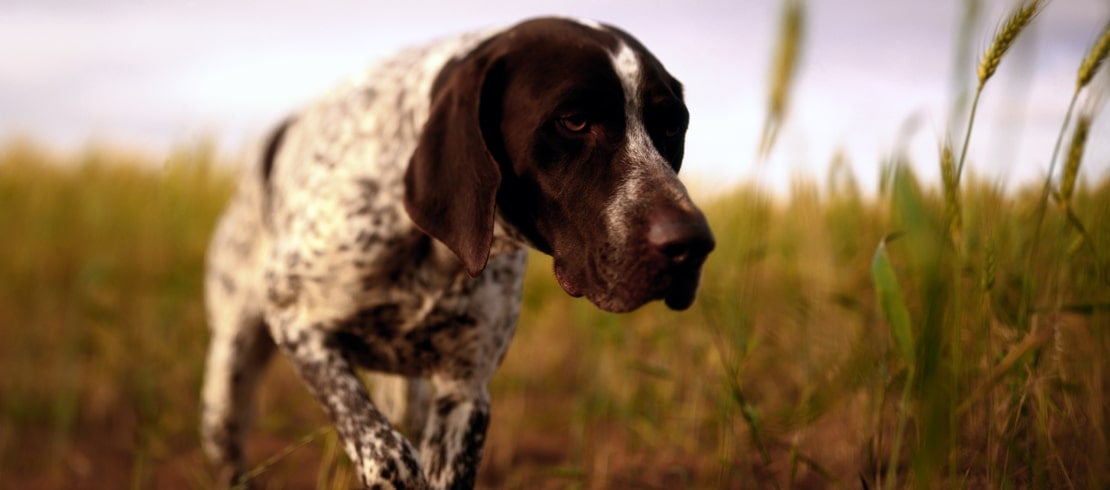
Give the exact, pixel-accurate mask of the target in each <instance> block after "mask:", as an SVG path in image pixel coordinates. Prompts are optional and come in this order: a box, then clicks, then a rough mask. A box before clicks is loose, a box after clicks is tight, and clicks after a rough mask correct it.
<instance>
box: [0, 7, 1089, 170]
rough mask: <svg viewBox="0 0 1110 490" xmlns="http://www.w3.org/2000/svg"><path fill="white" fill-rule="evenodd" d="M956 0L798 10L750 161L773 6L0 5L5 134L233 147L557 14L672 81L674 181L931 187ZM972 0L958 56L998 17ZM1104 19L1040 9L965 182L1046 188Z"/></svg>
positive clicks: (762, 101)
mask: <svg viewBox="0 0 1110 490" xmlns="http://www.w3.org/2000/svg"><path fill="white" fill-rule="evenodd" d="M964 1H965V0H936V1H928V2H925V1H917V0H822V1H814V0H811V1H809V2H807V7H808V9H807V19H806V31H805V39H804V48H803V49H804V52H803V55H802V58H801V61H800V65H799V72H798V75H797V78H796V82H795V85H794V89H793V93H792V101H791V104H790V107H789V113H788V116H787V120H786V123H785V125H784V127H783V129H782V132H781V134H780V137H779V139H778V144H777V146H776V147H775V149H774V151H773V153H772V154H771V156H770V157H769V158H768V159H766V160H765V161H759V160H757V158H756V147H757V144H758V140H759V136H760V129H761V126H762V124H763V120H764V117H765V113H766V93H767V84H768V74H769V72H770V65H771V56H772V53H773V51H774V45H775V40H776V33H777V25H778V17H779V15H780V7H781V4H780V2H777V1H758V0H713V1H708V0H704V1H703V0H693V1H684V2H663V1H658V0H616V1H598V0H562V1H558V2H556V1H523V0H515V1H510V0H481V1H474V2H446V1H432V0H408V1H405V2H388V3H387V2H380V1H354V0H334V1H315V2H310V1H292V0H275V1H267V2H261V1H254V0H243V1H234V2H227V1H220V0H159V1H154V0H148V1H144V0H86V1H83V2H72V1H62V0H0V46H3V48H0V49H2V50H3V51H5V53H4V55H3V59H4V62H3V63H0V140H4V139H8V138H14V137H29V138H31V139H33V140H36V141H39V142H41V143H43V144H46V145H49V146H51V147H54V148H59V149H62V150H72V151H78V150H80V149H81V148H83V147H85V146H86V145H88V144H90V142H98V143H105V144H110V145H119V146H124V147H128V148H137V149H141V150H146V151H151V152H162V151H166V150H167V149H169V148H172V147H174V146H178V145H182V144H189V143H190V142H194V141H197V140H200V139H203V138H208V137H211V138H214V139H215V140H216V141H217V142H218V144H219V146H220V148H221V150H222V151H223V152H225V153H227V154H229V155H234V154H236V153H237V152H238V150H239V149H240V148H241V147H243V145H245V144H246V143H247V142H248V141H250V139H251V138H254V137H257V136H259V135H261V134H262V133H264V132H266V131H267V129H268V128H270V127H272V126H273V125H274V124H275V122H276V121H279V120H280V119H281V118H282V116H283V115H285V114H287V113H289V112H291V111H293V110H296V108H297V107H299V106H300V105H303V104H304V103H306V102H307V101H309V100H311V99H312V98H313V97H315V96H316V95H318V94H320V93H321V92H323V91H325V90H327V89H328V88H329V87H330V86H332V85H334V84H335V83H337V82H338V81H340V80H342V79H343V78H344V77H346V76H348V75H351V74H353V73H355V72H357V71H359V70H360V69H362V68H363V67H365V66H366V65H368V64H370V63H372V62H373V61H374V60H376V59H380V58H382V57H385V56H388V55H389V54H391V53H393V52H395V51H397V50H398V49H401V48H403V47H406V46H411V45H415V44H420V43H423V42H426V41H428V40H431V39H435V38H437V37H443V36H447V35H451V34H455V33H460V32H465V31H469V30H473V29H480V28H485V27H489V26H498V25H507V24H511V23H514V22H516V21H519V20H522V19H524V18H528V17H533V16H538V15H548V14H557V15H569V16H574V17H585V18H591V19H597V20H601V21H604V22H607V23H611V24H614V25H617V26H620V27H622V28H624V29H625V30H627V31H628V32H630V33H632V34H633V35H634V36H636V37H637V38H639V39H640V40H641V41H642V42H643V43H644V44H645V45H646V46H647V47H648V48H649V49H651V50H652V51H653V52H654V53H655V54H656V56H657V57H658V58H659V59H660V60H661V61H662V62H663V63H664V65H666V66H667V68H668V70H669V71H670V72H671V73H672V74H674V75H675V76H676V77H678V78H679V79H680V80H681V81H682V82H683V83H684V85H685V86H686V95H687V104H688V106H689V109H690V112H691V126H690V130H689V133H688V136H687V143H686V147H687V149H686V159H685V162H684V164H683V175H684V177H685V178H686V179H687V180H689V181H691V182H693V183H694V184H692V185H696V186H698V187H699V188H701V189H705V190H708V191H720V190H725V189H727V188H729V187H731V186H734V185H735V184H736V183H738V182H743V181H749V180H755V181H757V182H759V183H761V184H763V185H765V186H768V187H769V188H772V189H775V190H788V189H789V188H790V185H791V182H792V180H794V179H796V178H798V177H803V178H809V179H812V180H815V181H817V182H818V183H820V182H823V179H824V176H825V174H826V171H827V169H828V168H829V162H830V161H831V160H832V159H833V158H834V156H835V155H838V154H839V155H843V156H844V158H845V159H846V160H847V161H848V162H850V164H851V168H852V169H853V172H854V174H855V176H856V178H857V179H858V180H859V182H860V184H861V186H862V187H863V188H864V189H874V188H875V186H876V181H877V179H878V169H879V162H880V161H882V160H883V159H884V158H887V157H889V156H890V155H891V154H892V153H894V152H895V151H896V149H897V148H903V147H904V148H905V152H906V153H907V155H908V156H909V157H910V159H911V160H912V161H914V162H915V169H916V170H917V171H918V172H919V174H920V175H922V176H923V177H924V178H925V179H927V180H933V181H935V180H936V178H937V177H936V175H937V173H938V172H937V170H936V169H937V164H936V162H937V148H938V144H939V142H940V141H941V140H943V139H944V138H945V137H946V136H947V135H949V134H950V133H951V134H959V135H962V132H963V129H964V121H965V119H957V122H956V123H954V124H950V123H949V118H950V113H951V112H952V111H951V109H950V108H951V107H952V101H953V99H954V97H955V95H954V94H956V93H957V92H958V90H957V89H956V88H958V87H959V86H960V85H961V84H957V83H956V82H955V81H954V80H955V71H956V63H954V61H953V60H955V59H956V58H957V49H956V44H957V43H956V41H955V40H956V33H957V30H958V25H959V22H960V19H961V14H962V11H963V8H964ZM981 3H982V11H981V12H980V17H979V22H978V23H977V28H978V30H977V31H976V32H975V34H974V35H973V37H972V40H971V45H972V48H974V49H975V53H974V54H973V56H974V58H973V59H972V60H970V61H969V63H970V64H974V63H976V62H977V58H978V54H979V53H981V52H982V49H983V48H984V47H986V46H987V44H988V43H989V40H990V37H991V34H992V33H993V30H994V28H995V27H996V26H997V25H998V23H999V22H1000V21H999V19H1001V18H1002V17H1003V16H1004V15H1005V13H1006V10H1007V9H1008V8H1009V7H1010V6H1011V5H1013V3H1012V2H1009V1H1002V0H983V1H982V2H981ZM1107 21H1110V3H1108V2H1106V1H1105V0H1056V1H1054V2H1051V3H1050V4H1049V6H1048V8H1047V10H1046V11H1045V12H1044V13H1043V14H1042V15H1041V16H1040V17H1039V18H1038V19H1037V20H1036V22H1035V24H1034V26H1033V29H1032V30H1031V31H1029V32H1027V35H1025V36H1023V38H1022V39H1020V40H1019V42H1018V43H1017V45H1015V47H1014V50H1013V51H1012V52H1011V53H1010V54H1009V55H1007V57H1006V58H1005V59H1004V60H1003V62H1002V65H1001V67H1000V68H999V71H998V73H997V75H995V78H994V79H992V80H991V82H990V83H989V84H988V85H987V87H986V90H985V91H984V94H983V100H982V105H981V107H980V112H979V115H978V116H977V117H978V119H977V122H976V127H975V134H974V135H973V137H972V140H971V147H970V149H969V152H968V164H967V167H968V169H969V170H970V171H971V172H974V173H976V174H978V175H981V176H985V177H987V178H989V179H991V180H992V181H995V182H998V183H1000V184H1002V185H1005V186H1007V187H1010V188H1012V187H1014V186H1016V185H1020V184H1024V183H1029V182H1034V181H1036V180H1038V179H1042V178H1043V175H1044V173H1045V172H1046V171H1047V168H1048V159H1049V156H1050V155H1051V152H1052V146H1053V143H1054V142H1055V138H1056V135H1057V133H1058V132H1059V129H1060V125H1061V123H1062V122H1063V117H1064V112H1065V110H1066V108H1067V104H1068V100H1069V98H1070V97H1071V94H1072V91H1073V88H1074V85H1075V77H1076V69H1077V67H1078V65H1079V62H1080V61H1081V60H1082V58H1083V56H1084V55H1085V53H1086V50H1087V48H1088V47H1089V46H1090V44H1091V43H1092V42H1093V40H1094V39H1095V37H1096V36H1097V35H1098V34H1099V31H1100V29H1101V28H1102V26H1103V25H1104V24H1105V23H1106V22H1107ZM964 66H967V65H964ZM1102 71H1103V74H1102V76H1100V77H1099V80H1098V81H1097V82H1096V84H1097V85H1099V86H1100V87H1102V88H1104V89H1105V88H1107V87H1110V75H1107V74H1106V72H1108V71H1110V70H1105V69H1104V70H1102ZM973 73H974V72H973V70H972V71H969V72H967V73H965V75H966V76H965V77H964V78H963V79H964V80H966V82H967V84H970V83H971V82H972V81H971V80H967V78H968V77H972V76H973ZM950 128H952V129H950ZM961 138H962V136H959V137H954V138H953V139H956V140H959V139H961ZM1089 141H1090V142H1089V144H1088V152H1087V158H1086V160H1085V162H1084V168H1085V170H1084V172H1085V173H1086V175H1087V176H1088V177H1092V178H1104V177H1106V176H1107V175H1108V174H1110V114H1103V115H1102V116H1100V117H1098V118H1096V120H1095V124H1094V126H1093V128H1092V136H1091V138H1090V139H1089Z"/></svg>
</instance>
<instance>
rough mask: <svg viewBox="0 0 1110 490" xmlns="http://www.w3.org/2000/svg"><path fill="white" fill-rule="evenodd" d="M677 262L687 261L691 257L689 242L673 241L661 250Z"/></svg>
mask: <svg viewBox="0 0 1110 490" xmlns="http://www.w3.org/2000/svg"><path fill="white" fill-rule="evenodd" d="M659 251H660V252H662V253H663V255H666V256H667V257H668V258H670V259H671V261H672V262H674V263H676V264H681V263H683V262H686V260H687V259H689V258H690V245H689V244H687V243H672V244H669V245H665V246H664V247H663V248H661V249H660V250H659Z"/></svg>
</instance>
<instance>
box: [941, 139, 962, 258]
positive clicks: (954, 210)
mask: <svg viewBox="0 0 1110 490" xmlns="http://www.w3.org/2000/svg"><path fill="white" fill-rule="evenodd" d="M940 175H941V180H942V181H943V184H944V212H945V215H946V216H945V217H946V218H947V219H948V232H949V233H950V234H951V238H952V243H953V244H955V245H958V244H959V243H960V241H961V238H960V237H961V233H962V228H963V222H962V218H961V214H962V212H961V210H960V184H959V179H958V177H957V176H956V162H955V159H954V158H953V156H952V142H950V141H945V142H944V144H943V145H942V146H941V149H940Z"/></svg>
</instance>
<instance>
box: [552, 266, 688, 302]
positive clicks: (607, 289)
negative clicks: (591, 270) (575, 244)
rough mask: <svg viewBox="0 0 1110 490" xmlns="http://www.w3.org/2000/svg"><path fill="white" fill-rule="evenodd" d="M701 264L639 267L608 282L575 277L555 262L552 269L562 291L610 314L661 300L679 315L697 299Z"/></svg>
mask: <svg viewBox="0 0 1110 490" xmlns="http://www.w3.org/2000/svg"><path fill="white" fill-rule="evenodd" d="M701 262H702V261H698V262H697V263H693V264H688V265H685V266H683V267H672V268H665V269H660V268H658V267H652V266H651V265H650V264H638V265H639V266H638V267H630V268H628V269H625V270H623V271H621V272H619V273H615V274H613V275H612V276H611V278H609V279H608V280H606V279H603V278H601V277H596V276H594V275H591V274H585V273H584V271H583V272H580V273H578V274H575V273H574V272H572V271H574V269H573V268H572V267H568V266H567V264H565V263H564V262H563V261H561V260H558V259H556V260H555V267H554V269H555V280H556V281H557V282H558V283H559V286H560V287H562V288H563V291H566V293H567V294H569V295H570V296H572V297H575V298H578V297H583V296H584V297H586V299H587V300H589V301H590V302H591V303H593V304H594V305H595V306H597V307H598V308H601V309H602V310H605V311H608V312H611V313H625V312H629V311H632V310H635V309H637V308H639V307H641V306H643V305H644V304H646V303H649V302H651V301H655V300H660V299H661V300H663V303H664V304H666V305H667V307H668V308H670V309H672V310H678V311H681V310H685V309H687V308H689V307H690V306H691V305H692V304H693V303H694V299H695V297H696V296H697V290H698V283H699V279H700V277H701ZM601 275H602V274H598V276H601Z"/></svg>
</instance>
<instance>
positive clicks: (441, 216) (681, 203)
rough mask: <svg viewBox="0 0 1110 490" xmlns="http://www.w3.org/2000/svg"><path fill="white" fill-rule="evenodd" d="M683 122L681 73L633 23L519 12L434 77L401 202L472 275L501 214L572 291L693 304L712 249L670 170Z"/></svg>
mask: <svg viewBox="0 0 1110 490" xmlns="http://www.w3.org/2000/svg"><path fill="white" fill-rule="evenodd" d="M688 119H689V116H688V112H687V110H686V105H685V104H684V103H683V98H682V85H681V84H680V83H679V82H678V81H677V80H676V79H675V78H674V77H672V76H671V75H670V74H669V73H667V71H666V70H665V69H664V68H663V65H662V64H661V63H660V62H659V61H658V60H657V59H655V57H654V56H653V55H652V54H651V53H650V52H648V51H647V50H646V49H645V48H644V47H643V46H642V45H641V44H640V43H639V42H638V41H636V40H635V39H634V38H632V37H631V36H630V35H628V34H626V33H624V32H622V31H620V30H618V29H616V28H613V27H609V26H602V25H598V24H592V23H589V22H578V21H571V20H566V19H550V18H549V19H537V20H532V21H528V22H524V23H522V24H519V25H517V26H515V27H513V28H511V29H509V30H506V31H503V32H501V33H500V34H497V35H495V36H493V37H492V38H490V39H489V40H487V41H485V42H484V43H483V44H481V45H480V46H478V47H477V48H476V49H475V50H473V51H472V52H470V53H469V54H468V55H467V56H465V57H463V58H460V59H457V60H454V61H452V62H451V63H449V64H448V65H447V66H446V67H445V68H444V69H443V71H442V72H441V73H440V75H439V77H438V79H437V80H436V83H435V86H434V87H433V90H432V107H431V113H430V115H429V119H428V122H427V124H426V126H425V128H424V130H423V132H422V133H421V137H420V142H419V145H418V147H417V149H416V152H415V153H414V154H413V157H412V161H411V162H410V164H409V168H408V171H407V174H406V176H405V184H406V190H405V206H406V208H407V209H408V212H409V215H410V216H411V217H412V219H413V221H414V222H415V223H416V224H417V225H418V226H420V227H421V229H423V230H424V231H425V232H427V233H428V234H430V235H431V236H433V237H435V238H437V239H439V240H440V241H442V242H443V243H444V244H446V245H447V246H448V247H449V248H450V249H451V250H452V251H454V252H455V254H457V255H458V256H459V259H461V260H462V262H463V265H464V266H465V267H466V269H467V271H468V272H469V273H470V274H471V275H477V274H478V273H479V272H480V271H481V270H482V269H483V268H484V267H485V263H486V261H487V259H488V257H489V253H490V246H491V243H492V239H493V233H494V222H495V217H496V215H497V213H500V215H501V217H502V218H503V220H504V222H506V223H507V224H508V226H509V227H511V228H513V229H514V231H515V233H516V234H517V235H518V236H520V237H521V238H522V239H523V240H524V241H526V242H528V244H529V245H531V246H532V247H534V248H536V249H538V250H540V251H542V252H545V253H548V254H550V255H551V256H552V257H553V258H554V262H555V277H556V278H557V280H558V282H559V284H560V285H561V286H562V287H563V289H564V290H565V291H566V292H567V293H569V294H570V295H572V296H585V297H586V298H588V299H589V300H590V301H591V302H593V303H594V304H596V305H597V306H599V307H600V308H602V309H605V310H608V311H618V312H619V311H629V310H632V309H635V308H637V307H639V306H640V305H642V304H644V303H646V302H648V301H652V300H656V299H664V300H665V301H666V304H667V305H668V306H669V307H671V308H674V309H685V308H687V307H689V306H690V304H691V303H692V302H693V300H694V295H695V292H696V290H697V284H698V278H699V276H700V274H701V267H702V264H703V262H704V261H705V258H706V255H708V253H709V252H710V251H711V250H712V249H713V246H714V240H713V235H712V233H711V232H710V230H709V225H708V224H707V223H706V220H705V217H704V216H703V215H702V213H701V211H699V210H698V208H697V207H696V206H694V204H693V202H692V201H691V200H690V197H689V195H688V194H687V192H686V189H685V187H683V185H682V183H680V182H679V180H678V177H677V175H676V174H677V172H678V169H679V167H680V165H681V163H682V153H683V144H684V139H685V134H686V127H687V122H688Z"/></svg>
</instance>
